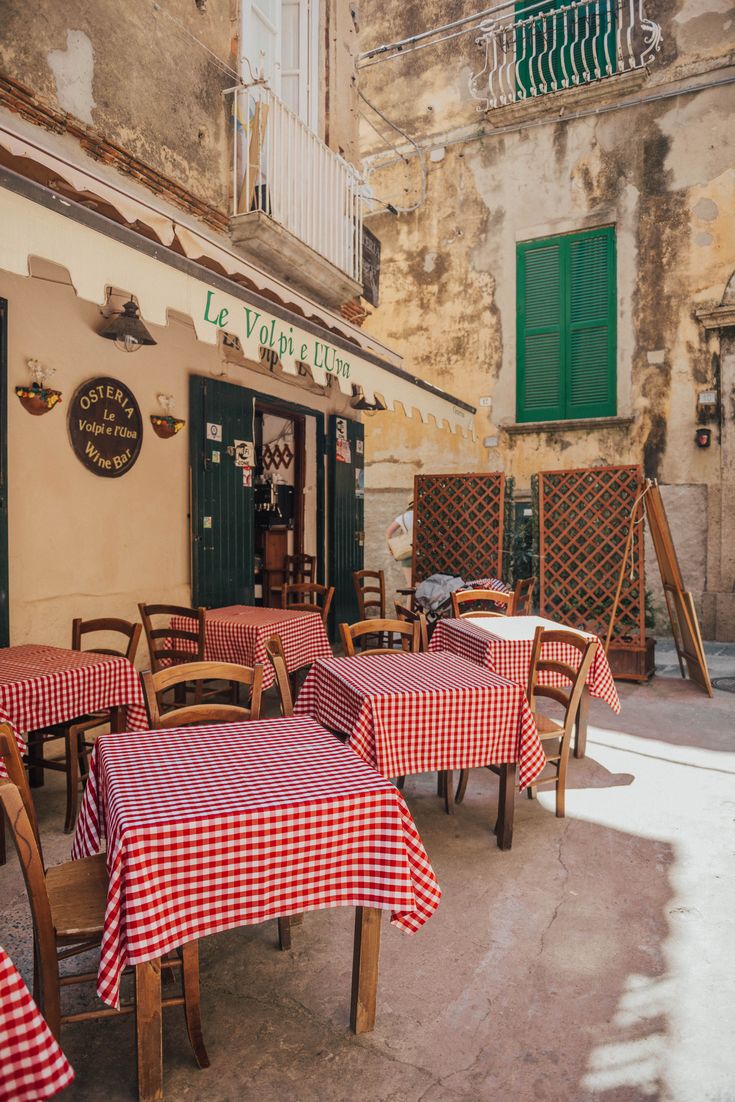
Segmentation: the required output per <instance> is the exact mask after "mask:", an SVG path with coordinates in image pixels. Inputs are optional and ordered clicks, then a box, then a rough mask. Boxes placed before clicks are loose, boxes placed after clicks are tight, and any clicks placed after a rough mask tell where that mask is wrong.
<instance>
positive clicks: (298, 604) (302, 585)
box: [281, 582, 334, 624]
mask: <svg viewBox="0 0 735 1102" xmlns="http://www.w3.org/2000/svg"><path fill="white" fill-rule="evenodd" d="M333 597H334V586H333V585H320V584H319V582H293V583H289V584H288V585H284V587H283V589H282V590H281V607H282V608H288V609H291V610H292V611H294V612H318V613H319V615H320V616H321V618H322V620H323V621H324V623H325V624H326V622H327V617H328V616H329V609H330V608H331V607H332V598H333Z"/></svg>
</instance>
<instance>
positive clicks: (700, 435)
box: [694, 428, 712, 448]
mask: <svg viewBox="0 0 735 1102" xmlns="http://www.w3.org/2000/svg"><path fill="white" fill-rule="evenodd" d="M711 440H712V429H703V428H698V429H697V431H696V432H695V434H694V443H695V444H696V445H697V447H698V448H708V447H709V446H710V443H711Z"/></svg>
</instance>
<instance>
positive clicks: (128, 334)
mask: <svg viewBox="0 0 735 1102" xmlns="http://www.w3.org/2000/svg"><path fill="white" fill-rule="evenodd" d="M100 336H101V337H104V338H105V339H106V340H108V341H114V342H115V348H119V349H120V351H121V352H137V351H138V349H139V348H141V347H142V346H143V345H144V344H157V343H158V342H157V341H154V339H153V337H152V336H151V335H150V333H149V332H148V330H147V329H146V327H145V325H143V322H142V321H141V320H140V312H139V310H138V307H137V306H136V305H135V303H134V302H133V300H132V299H130V300H129V301H128V302H126V303H125V305H124V306H123V308H122V313H120V314H113V316H112V317H111V318H108V320H107V322H106V323H105V325H104V327H103V328H102V329H100Z"/></svg>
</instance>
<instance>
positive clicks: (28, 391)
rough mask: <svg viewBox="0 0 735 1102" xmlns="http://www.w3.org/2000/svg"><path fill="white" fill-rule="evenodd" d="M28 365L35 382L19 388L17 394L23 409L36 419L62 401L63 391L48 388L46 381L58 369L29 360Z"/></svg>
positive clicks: (16, 390)
mask: <svg viewBox="0 0 735 1102" xmlns="http://www.w3.org/2000/svg"><path fill="white" fill-rule="evenodd" d="M26 363H27V364H28V368H29V370H30V373H31V379H32V380H33V381H32V383H31V385H30V386H17V387H16V388H15V393H16V394H17V396H18V398H19V400H20V404H21V405H22V406H23V409H25V410H27V411H28V413H31V414H33V416H34V417H40V416H41V415H42V414H44V413H48V412H49V410H52V409H53V408H54V406H55V405H56V404H57V403H58V402H60V401H61V391H60V390H52V389H51V388H50V387H47V386H46V381H47V380H48V379H50V378H51V376H52V375H54V374H55V373H56V368H55V367H44V365H43V364H42V363H41V361H40V360H27V361H26Z"/></svg>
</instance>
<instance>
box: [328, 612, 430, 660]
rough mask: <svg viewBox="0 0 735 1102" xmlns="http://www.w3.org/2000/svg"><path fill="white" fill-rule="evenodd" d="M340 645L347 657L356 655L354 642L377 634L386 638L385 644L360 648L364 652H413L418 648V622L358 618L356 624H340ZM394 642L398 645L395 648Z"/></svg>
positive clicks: (363, 653)
mask: <svg viewBox="0 0 735 1102" xmlns="http://www.w3.org/2000/svg"><path fill="white" fill-rule="evenodd" d="M339 631H340V635H341V636H342V646H343V647H344V652H345V654H346V655H347V657H348V658H354V657H355V655H356V653H357V652H356V651H355V643H356V642H357V641H359V640H360V639H362V638H363V637H364V636H366V635H376V634H379V635H380V637H381V638H382V639H385V640H386V645H385V646H380V647H371V648H369V649H368V650H361V651H360V652H359V653H360V654H361V655H365V654H403V653H409V652H411V653H414V654H416V653H417V652H418V650H419V645H420V633H419V624H418V623H411V624H409V623H406V621H405V620H376V619H372V620H360V621H359V622H358V623H356V624H340V625H339ZM396 643H397V644H398V645H399V646H398V649H397V648H396Z"/></svg>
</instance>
